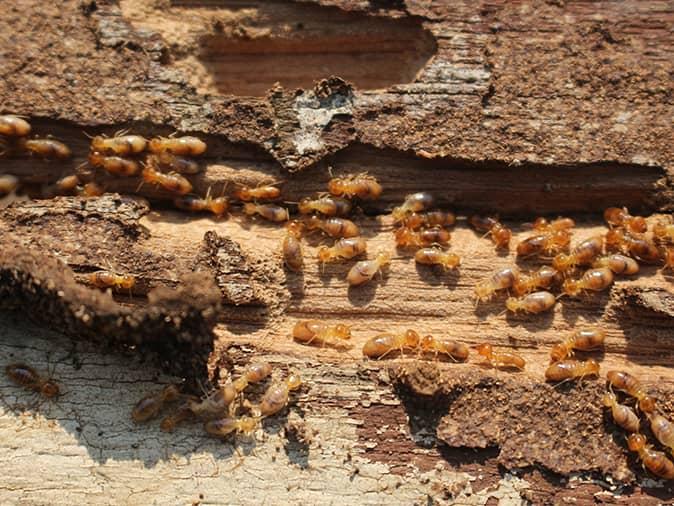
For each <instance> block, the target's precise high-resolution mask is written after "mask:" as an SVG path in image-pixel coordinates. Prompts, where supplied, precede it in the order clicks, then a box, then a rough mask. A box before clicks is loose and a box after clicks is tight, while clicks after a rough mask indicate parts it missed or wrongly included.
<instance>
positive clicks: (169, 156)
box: [146, 151, 201, 174]
mask: <svg viewBox="0 0 674 506" xmlns="http://www.w3.org/2000/svg"><path fill="white" fill-rule="evenodd" d="M146 163H147V164H148V165H151V166H152V167H153V168H154V169H156V170H160V169H163V171H164V172H177V173H178V174H198V173H199V172H201V167H200V166H199V164H198V163H197V162H195V161H194V160H190V159H189V158H184V157H182V156H176V155H174V154H173V153H169V152H168V151H162V152H161V153H157V154H155V155H148V157H147V159H146Z"/></svg>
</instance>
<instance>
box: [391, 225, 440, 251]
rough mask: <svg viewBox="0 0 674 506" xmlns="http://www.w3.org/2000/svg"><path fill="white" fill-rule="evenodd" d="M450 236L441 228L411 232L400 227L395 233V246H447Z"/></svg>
mask: <svg viewBox="0 0 674 506" xmlns="http://www.w3.org/2000/svg"><path fill="white" fill-rule="evenodd" d="M450 239H451V234H450V233H449V232H448V231H447V230H446V229H444V228H442V227H432V228H425V229H423V230H413V229H411V228H406V227H400V228H398V229H396V231H395V241H396V245H397V246H399V247H403V248H404V247H416V248H419V247H422V246H430V245H432V244H440V245H445V244H449V240H450Z"/></svg>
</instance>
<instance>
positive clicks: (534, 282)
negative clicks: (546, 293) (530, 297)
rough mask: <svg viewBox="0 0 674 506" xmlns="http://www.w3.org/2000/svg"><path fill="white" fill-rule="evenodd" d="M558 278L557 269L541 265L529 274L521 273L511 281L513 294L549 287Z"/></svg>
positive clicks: (523, 293) (522, 293)
mask: <svg viewBox="0 0 674 506" xmlns="http://www.w3.org/2000/svg"><path fill="white" fill-rule="evenodd" d="M558 279H559V272H557V269H555V268H553V267H550V266H549V265H543V266H542V267H540V268H539V269H538V270H537V271H534V272H532V273H531V274H529V275H523V274H521V275H520V276H519V277H518V278H517V279H516V280H515V282H514V283H513V287H512V288H513V292H514V293H515V295H525V294H527V293H531V292H533V291H534V290H536V289H539V288H550V287H551V286H552V285H553V284H554V283H556V282H557V281H558Z"/></svg>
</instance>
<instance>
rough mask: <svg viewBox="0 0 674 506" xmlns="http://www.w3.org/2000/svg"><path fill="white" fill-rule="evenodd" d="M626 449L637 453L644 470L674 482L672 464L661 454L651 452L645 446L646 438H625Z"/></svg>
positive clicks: (633, 435) (649, 447) (640, 436)
mask: <svg viewBox="0 0 674 506" xmlns="http://www.w3.org/2000/svg"><path fill="white" fill-rule="evenodd" d="M627 447H628V448H629V449H630V451H633V452H637V453H638V454H639V459H641V462H642V464H643V465H644V467H645V468H646V469H648V470H649V471H650V472H651V473H653V474H654V475H655V476H658V477H660V478H664V479H666V480H674V463H673V462H672V461H671V460H669V459H668V458H667V456H666V455H665V454H664V453H662V452H658V451H655V450H653V448H652V447H651V446H650V445H647V444H646V437H645V436H643V435H641V434H630V435H629V437H628V438H627Z"/></svg>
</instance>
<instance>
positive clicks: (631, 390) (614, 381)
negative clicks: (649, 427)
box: [606, 371, 655, 413]
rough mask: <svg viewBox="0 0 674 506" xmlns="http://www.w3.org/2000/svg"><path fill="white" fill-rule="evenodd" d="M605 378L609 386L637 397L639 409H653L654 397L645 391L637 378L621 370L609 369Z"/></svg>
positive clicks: (650, 410)
mask: <svg viewBox="0 0 674 506" xmlns="http://www.w3.org/2000/svg"><path fill="white" fill-rule="evenodd" d="M606 379H607V380H608V383H609V385H610V386H611V388H615V389H617V390H621V391H623V392H625V393H627V394H629V395H631V396H632V397H634V398H635V399H637V401H638V403H639V409H640V410H641V411H643V412H644V413H653V412H654V411H655V399H654V398H653V397H651V396H650V395H648V394H647V393H646V391H645V390H644V388H643V386H642V385H641V383H640V382H639V380H638V379H636V378H635V377H634V376H632V375H631V374H629V373H626V372H623V371H609V372H607V373H606Z"/></svg>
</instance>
